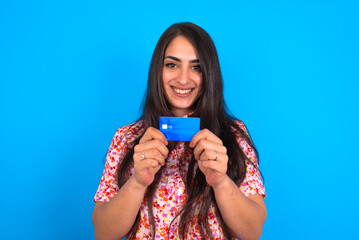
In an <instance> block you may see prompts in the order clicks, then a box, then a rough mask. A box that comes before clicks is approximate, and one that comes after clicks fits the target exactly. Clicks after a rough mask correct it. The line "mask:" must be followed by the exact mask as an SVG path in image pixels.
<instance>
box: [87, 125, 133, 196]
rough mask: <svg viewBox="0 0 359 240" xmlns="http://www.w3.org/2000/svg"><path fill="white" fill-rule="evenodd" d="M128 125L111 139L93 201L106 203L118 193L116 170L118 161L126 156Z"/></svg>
mask: <svg viewBox="0 0 359 240" xmlns="http://www.w3.org/2000/svg"><path fill="white" fill-rule="evenodd" d="M129 126H130V125H127V126H125V127H122V128H120V129H118V130H117V131H116V133H115V136H114V137H113V139H112V142H111V145H110V148H109V150H108V152H107V156H106V163H105V169H104V171H103V174H102V177H101V181H100V185H99V186H98V189H97V192H96V195H95V198H94V201H100V202H108V201H110V200H111V198H113V197H114V196H115V195H116V193H117V192H118V190H119V189H118V185H117V178H116V175H117V168H118V164H119V161H120V160H121V161H122V159H123V158H124V156H125V154H126V151H125V150H126V145H127V144H126V139H125V135H126V133H127V131H128V129H129Z"/></svg>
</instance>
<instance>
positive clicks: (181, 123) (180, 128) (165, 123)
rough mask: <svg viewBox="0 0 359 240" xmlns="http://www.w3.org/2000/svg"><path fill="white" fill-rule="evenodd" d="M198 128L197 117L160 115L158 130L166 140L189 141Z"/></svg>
mask: <svg viewBox="0 0 359 240" xmlns="http://www.w3.org/2000/svg"><path fill="white" fill-rule="evenodd" d="M199 128H200V119H199V118H194V117H160V131H161V132H162V133H163V134H164V135H165V136H166V138H167V140H168V141H191V140H192V137H193V136H194V135H195V134H196V133H197V132H199Z"/></svg>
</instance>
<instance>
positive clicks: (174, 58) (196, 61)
mask: <svg viewBox="0 0 359 240" xmlns="http://www.w3.org/2000/svg"><path fill="white" fill-rule="evenodd" d="M166 58H171V59H172V60H175V61H177V62H182V61H181V59H179V58H176V57H173V56H167V57H165V59H166ZM189 62H190V63H199V60H198V59H194V60H191V61H189Z"/></svg>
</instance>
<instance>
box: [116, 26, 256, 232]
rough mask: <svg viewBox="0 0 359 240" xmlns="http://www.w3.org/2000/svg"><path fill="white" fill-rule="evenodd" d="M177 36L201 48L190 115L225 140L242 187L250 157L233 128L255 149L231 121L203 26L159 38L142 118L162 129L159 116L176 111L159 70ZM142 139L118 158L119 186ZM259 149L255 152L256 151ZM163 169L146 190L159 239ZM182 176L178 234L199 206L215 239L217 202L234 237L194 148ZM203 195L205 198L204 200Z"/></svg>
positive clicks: (204, 228)
mask: <svg viewBox="0 0 359 240" xmlns="http://www.w3.org/2000/svg"><path fill="white" fill-rule="evenodd" d="M179 35H181V36H184V37H186V38H187V39H188V40H189V41H190V42H191V43H192V45H193V46H194V48H195V49H196V50H197V55H198V59H199V61H200V66H201V71H202V79H203V80H202V81H203V84H202V92H201V95H200V97H199V98H198V99H197V101H196V102H195V103H194V106H193V114H192V117H200V119H201V129H204V128H207V129H209V130H210V131H211V132H213V133H214V134H216V135H217V136H218V137H219V138H220V139H221V140H222V141H223V145H224V146H225V147H226V148H227V154H228V157H229V160H228V170H227V175H228V176H229V177H230V178H231V179H232V180H233V181H234V182H235V183H236V184H237V185H238V186H239V185H240V184H241V183H242V181H243V179H244V177H245V173H246V163H245V161H246V160H247V161H249V162H250V163H252V162H251V161H250V160H249V159H248V158H247V156H246V155H245V154H244V152H243V151H242V150H241V148H240V147H239V146H238V143H237V141H236V136H235V134H234V132H233V128H235V129H237V130H238V132H239V134H240V137H241V138H243V139H244V140H246V141H247V143H248V144H249V145H250V146H251V147H252V148H253V149H255V147H254V146H253V143H252V141H251V139H250V137H249V135H248V134H247V133H246V132H245V131H244V130H242V129H241V128H240V127H239V126H238V125H237V124H235V123H234V121H233V120H235V118H234V117H232V115H231V114H229V111H228V109H227V107H226V104H225V102H224V99H223V83H222V74H221V70H220V65H219V60H218V55H217V51H216V48H215V46H214V43H213V41H212V39H211V38H210V36H209V35H208V33H207V32H206V31H205V30H203V29H202V28H200V27H199V26H197V25H195V24H193V23H189V22H185V23H178V24H173V25H172V26H171V27H169V28H168V29H167V30H166V31H165V32H164V33H163V34H162V36H161V37H160V39H159V41H158V43H157V45H156V48H155V50H154V53H153V56H152V60H151V66H150V70H149V75H148V85H147V92H146V95H145V97H144V103H143V115H142V117H141V118H140V119H139V120H143V122H144V125H145V128H148V127H154V128H157V129H158V124H159V123H158V119H159V117H160V116H173V114H172V112H171V110H170V105H169V103H168V101H167V99H166V97H165V94H164V89H163V85H162V76H161V75H162V68H163V61H164V57H165V51H166V48H167V46H168V45H169V43H170V42H171V41H172V40H173V39H174V38H175V37H177V36H179ZM140 138H141V136H140V137H139V138H138V139H137V140H135V141H134V142H133V143H131V145H132V147H131V148H130V150H129V151H128V152H127V154H126V155H125V157H124V159H123V161H122V162H121V163H119V170H118V175H117V180H118V185H119V188H121V187H122V186H123V185H124V184H125V182H126V181H127V179H128V177H129V174H128V172H129V169H130V167H131V166H133V158H132V156H133V153H134V149H133V146H135V145H136V144H138V142H139V140H140ZM174 147H175V146H173V145H172V146H170V147H169V148H170V149H169V150H172V149H173V148H174ZM185 147H186V148H187V149H188V148H189V146H188V144H186V146H185ZM255 152H256V153H257V151H256V150H255ZM252 164H253V163H252ZM161 174H162V169H160V170H159V171H158V172H157V173H156V176H155V179H154V181H153V182H152V184H150V185H149V186H148V187H147V190H146V197H147V202H148V215H149V216H150V225H151V229H152V231H153V232H152V235H153V239H154V238H155V230H156V228H155V221H154V216H153V212H152V205H153V204H152V202H153V196H154V193H155V190H156V187H157V185H158V182H159V180H160V177H161ZM183 180H184V182H185V186H186V203H185V205H184V206H183V208H182V210H181V212H180V213H179V214H178V215H181V218H180V222H179V236H180V238H181V239H184V238H185V236H186V234H187V232H188V230H189V228H190V227H191V222H192V221H189V219H193V215H194V211H193V209H194V208H195V207H198V208H199V216H198V219H199V221H198V223H199V230H200V234H201V236H202V238H204V239H205V238H207V237H209V238H210V239H213V235H212V231H211V229H210V227H209V223H208V211H209V208H210V207H211V205H212V204H213V205H214V207H215V211H216V216H217V218H218V220H219V223H220V226H221V228H222V230H223V233H224V236H225V238H226V239H231V238H232V233H231V231H230V229H229V228H228V227H227V226H226V224H225V223H224V222H223V219H222V217H221V214H220V211H219V209H218V206H217V203H216V201H215V198H214V192H213V189H212V188H210V187H209V185H208V184H207V182H206V179H205V176H204V174H203V173H202V172H201V171H200V169H199V168H198V167H197V161H196V160H195V158H194V156H193V152H192V158H191V160H190V163H189V166H188V170H187V176H186V179H183ZM200 199H202V200H201V201H200ZM178 215H177V216H178ZM139 221H140V219H139V213H138V215H137V218H136V220H135V223H134V225H133V227H132V229H131V230H130V232H129V234H128V238H129V239H134V237H135V235H136V232H137V230H138V227H139ZM206 236H207V237H206Z"/></svg>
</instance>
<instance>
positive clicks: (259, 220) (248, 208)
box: [212, 176, 267, 240]
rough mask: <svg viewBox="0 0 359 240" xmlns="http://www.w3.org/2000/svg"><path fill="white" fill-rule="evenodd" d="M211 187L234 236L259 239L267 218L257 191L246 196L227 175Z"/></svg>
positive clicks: (244, 239) (261, 198) (244, 238)
mask: <svg viewBox="0 0 359 240" xmlns="http://www.w3.org/2000/svg"><path fill="white" fill-rule="evenodd" d="M212 188H213V190H214V195H215V198H216V202H217V205H218V208H219V210H220V212H221V215H222V217H223V220H224V222H225V223H226V225H227V226H228V227H229V228H230V229H231V230H232V232H233V233H234V234H235V236H236V237H239V238H240V239H243V240H246V239H259V238H260V236H261V235H262V229H263V224H264V222H265V220H266V218H267V210H266V207H265V204H264V201H263V197H262V196H261V195H259V194H258V193H256V194H254V195H251V196H249V197H246V196H245V195H244V194H243V193H242V192H241V190H240V189H239V188H238V186H237V185H236V184H235V183H234V182H233V181H232V179H230V178H229V177H228V176H226V177H225V178H224V179H223V181H222V182H221V183H219V184H217V185H216V186H212Z"/></svg>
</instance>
